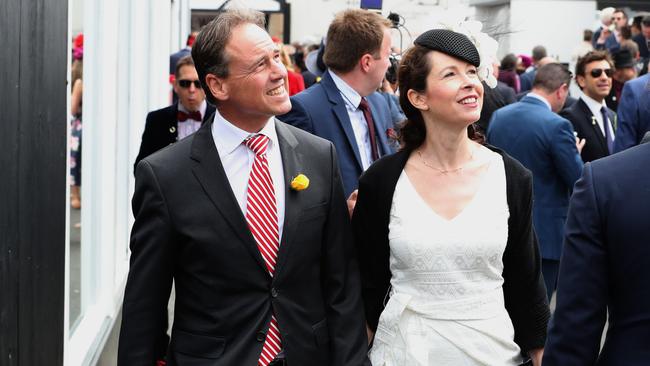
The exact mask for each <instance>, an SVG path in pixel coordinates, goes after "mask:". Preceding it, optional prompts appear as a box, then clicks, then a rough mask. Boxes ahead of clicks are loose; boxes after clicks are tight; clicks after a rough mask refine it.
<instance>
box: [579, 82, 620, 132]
mask: <svg viewBox="0 0 650 366" xmlns="http://www.w3.org/2000/svg"><path fill="white" fill-rule="evenodd" d="M580 99H582V101H584V102H585V104H586V105H587V107H589V110H590V111H591V114H592V115H593V118H595V120H596V123H598V127H600V132H602V134H603V136H605V127H604V123H603V114H602V113H601V111H600V110H601V108H603V107H605V108H607V104H605V100H603V102H602V103H598V102H597V101H595V100H594V99H593V98H591V97H589V96H587V95H585V94H584V93H583V94H582V95H581V96H580ZM607 118H609V116H608V117H607ZM607 129H608V130H609V135H610V136H612V141H614V138H615V137H614V128H613V127H612V121H609V123H608V124H607Z"/></svg>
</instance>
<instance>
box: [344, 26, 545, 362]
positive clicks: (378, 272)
mask: <svg viewBox="0 0 650 366" xmlns="http://www.w3.org/2000/svg"><path fill="white" fill-rule="evenodd" d="M479 65H480V57H479V53H478V51H477V49H476V47H475V46H474V45H473V44H472V42H471V41H470V40H469V39H468V38H467V37H466V36H464V35H462V34H460V33H455V32H452V31H449V30H441V29H436V30H431V31H428V32H425V33H423V34H422V35H421V36H420V37H418V38H417V39H416V41H415V45H414V46H413V47H412V48H411V49H409V50H408V51H407V52H406V54H405V55H404V57H403V58H402V61H401V65H400V69H399V89H400V104H401V106H402V109H403V110H404V112H405V114H406V116H407V118H408V119H407V121H406V122H405V124H404V125H403V127H402V129H401V132H400V142H401V145H402V149H401V151H399V152H398V153H397V154H394V155H391V156H387V157H385V158H383V159H381V160H379V161H378V162H376V163H375V164H374V165H373V166H371V167H370V168H369V169H368V171H367V172H366V173H365V174H364V175H363V176H362V177H361V179H360V183H359V193H358V199H357V203H356V207H355V209H354V213H353V227H354V230H355V236H356V242H357V251H358V256H359V264H360V269H361V275H362V283H363V298H364V303H365V310H366V318H367V323H368V332H369V337H371V338H372V337H373V335H374V339H373V346H372V348H371V350H370V360H371V361H372V363H373V365H375V366H383V365H386V366H407V365H408V366H432V365H450V366H463V365H490V366H496V365H522V364H532V365H535V366H537V365H540V362H541V356H542V353H543V346H544V342H545V339H546V326H547V322H548V318H549V309H548V303H547V300H546V296H545V293H546V292H545V288H544V283H543V280H542V276H541V273H540V258H539V254H538V249H537V241H536V238H535V233H534V231H533V228H532V223H531V215H532V213H531V207H532V206H531V204H532V177H531V174H530V172H529V171H527V170H526V169H525V168H524V167H523V166H522V165H521V164H519V163H518V162H517V161H515V160H514V159H512V158H511V157H509V156H508V155H507V154H505V153H504V152H503V151H500V150H498V149H496V148H494V147H490V146H487V145H482V144H480V143H478V142H476V141H475V140H476V137H477V136H475V134H474V130H473V127H472V124H473V123H474V122H475V121H477V120H478V119H479V117H480V112H481V105H482V99H483V86H482V84H481V80H479V77H478V72H477V67H478V66H479ZM523 122H524V121H522V123H523Z"/></svg>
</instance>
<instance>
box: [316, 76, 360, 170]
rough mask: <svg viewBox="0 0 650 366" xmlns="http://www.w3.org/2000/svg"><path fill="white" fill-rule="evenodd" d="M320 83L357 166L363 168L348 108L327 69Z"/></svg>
mask: <svg viewBox="0 0 650 366" xmlns="http://www.w3.org/2000/svg"><path fill="white" fill-rule="evenodd" d="M321 84H322V85H323V90H325V93H326V94H327V97H328V99H329V101H330V103H331V104H332V110H333V111H334V114H335V115H336V118H337V120H338V122H339V125H340V126H341V128H342V129H343V132H344V133H345V137H346V138H347V140H348V143H349V144H350V148H352V151H353V152H354V157H355V158H356V160H357V164H358V166H359V168H360V169H362V170H363V164H362V163H361V154H359V147H358V146H357V141H356V139H355V137H354V130H352V122H351V121H350V116H349V115H348V110H347V109H346V108H345V102H344V101H343V97H341V92H340V91H339V89H338V88H337V87H336V84H334V80H332V77H331V76H330V74H329V71H327V72H325V74H323V80H321Z"/></svg>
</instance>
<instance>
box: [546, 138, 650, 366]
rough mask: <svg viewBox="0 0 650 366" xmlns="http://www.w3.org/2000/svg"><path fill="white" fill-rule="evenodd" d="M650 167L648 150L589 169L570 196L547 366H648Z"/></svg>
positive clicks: (626, 153) (648, 146)
mask: <svg viewBox="0 0 650 366" xmlns="http://www.w3.org/2000/svg"><path fill="white" fill-rule="evenodd" d="M648 166H650V144H644V145H640V146H637V147H634V148H631V149H629V150H626V151H624V152H622V153H619V154H615V155H612V156H610V157H607V158H604V159H600V160H598V161H594V162H592V163H589V164H586V165H585V168H584V172H583V174H582V178H580V180H579V181H578V182H577V183H576V185H575V188H574V191H573V196H572V197H571V204H570V208H569V215H568V219H567V225H566V236H565V241H564V253H563V255H562V263H561V264H560V276H559V281H558V282H559V285H558V292H557V307H556V309H555V315H554V316H553V319H552V321H551V325H550V330H549V335H548V338H547V343H546V348H545V351H544V360H543V364H544V366H556V365H557V366H560V365H561V366H573V365H576V366H577V365H599V366H610V365H611V366H618V365H626V366H642V365H648V362H649V360H650V346H649V345H650V287H648V278H650V266H649V265H648V264H649V262H648V259H649V258H650V245H648V243H649V242H650V238H649V236H648V217H650V191H649V190H648V182H650V169H648ZM608 311H609V328H608V329H607V336H606V338H605V343H604V345H603V347H602V350H601V349H600V346H601V337H602V334H603V327H604V325H605V321H606V320H607V313H608Z"/></svg>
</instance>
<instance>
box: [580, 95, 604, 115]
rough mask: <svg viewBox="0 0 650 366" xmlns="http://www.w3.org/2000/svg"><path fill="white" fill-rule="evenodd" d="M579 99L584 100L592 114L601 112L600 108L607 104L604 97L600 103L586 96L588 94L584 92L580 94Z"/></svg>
mask: <svg viewBox="0 0 650 366" xmlns="http://www.w3.org/2000/svg"><path fill="white" fill-rule="evenodd" d="M580 99H582V101H584V102H585V104H586V105H587V107H589V110H590V111H591V114H593V115H594V116H599V115H600V113H601V108H603V107H607V104H605V100H604V99H603V102H602V103H598V102H597V101H595V100H594V99H593V98H591V97H590V96H588V95H586V94H584V93H583V94H582V95H581V96H580Z"/></svg>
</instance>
